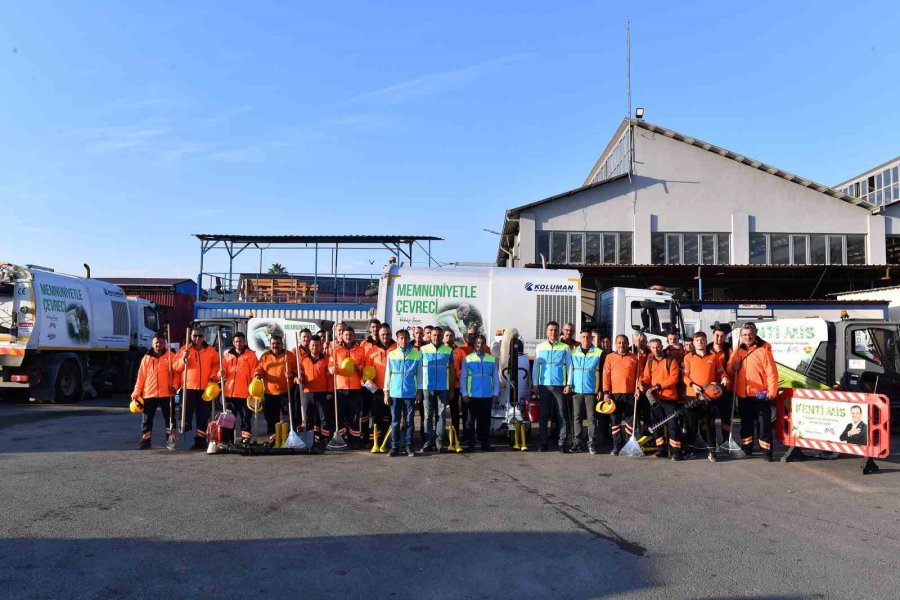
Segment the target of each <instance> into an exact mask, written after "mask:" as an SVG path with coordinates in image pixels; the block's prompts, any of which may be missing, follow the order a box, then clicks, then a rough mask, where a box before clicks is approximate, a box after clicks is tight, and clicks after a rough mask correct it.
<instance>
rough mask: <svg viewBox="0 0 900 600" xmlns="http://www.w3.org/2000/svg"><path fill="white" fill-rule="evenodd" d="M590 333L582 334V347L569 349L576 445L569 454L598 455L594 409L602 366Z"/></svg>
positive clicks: (600, 354) (600, 355)
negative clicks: (586, 426)
mask: <svg viewBox="0 0 900 600" xmlns="http://www.w3.org/2000/svg"><path fill="white" fill-rule="evenodd" d="M592 342H593V340H592V339H591V332H590V331H582V332H581V344H580V345H578V346H575V347H574V348H573V349H572V371H571V375H570V377H569V384H570V385H571V386H572V401H573V403H572V406H573V411H572V413H573V414H574V421H575V423H574V425H575V426H574V435H575V443H574V444H573V445H572V452H584V451H585V450H588V451H589V452H590V453H591V454H597V445H598V444H599V440H600V436H599V435H598V426H597V423H598V421H597V419H598V414H599V413H597V410H596V408H595V407H596V405H597V400H599V398H600V396H601V394H600V383H601V379H602V377H601V373H602V370H601V369H602V367H601V365H602V364H603V361H602V358H603V350H601V349H600V348H597V347H596V346H594V345H593V343H592ZM585 418H586V419H587V421H588V430H587V435H585V431H584V427H583V425H582V421H583V420H584V419H585Z"/></svg>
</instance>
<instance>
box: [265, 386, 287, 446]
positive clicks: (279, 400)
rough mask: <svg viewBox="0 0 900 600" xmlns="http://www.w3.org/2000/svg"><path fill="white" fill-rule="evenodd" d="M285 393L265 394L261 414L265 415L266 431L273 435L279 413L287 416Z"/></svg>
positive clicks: (279, 416) (279, 417)
mask: <svg viewBox="0 0 900 600" xmlns="http://www.w3.org/2000/svg"><path fill="white" fill-rule="evenodd" d="M287 399H288V395H287V394H266V399H265V401H264V402H263V414H264V415H265V416H266V433H267V434H268V435H269V436H273V435H275V423H278V422H279V421H280V420H281V415H282V414H284V416H285V417H287V412H288V410H287Z"/></svg>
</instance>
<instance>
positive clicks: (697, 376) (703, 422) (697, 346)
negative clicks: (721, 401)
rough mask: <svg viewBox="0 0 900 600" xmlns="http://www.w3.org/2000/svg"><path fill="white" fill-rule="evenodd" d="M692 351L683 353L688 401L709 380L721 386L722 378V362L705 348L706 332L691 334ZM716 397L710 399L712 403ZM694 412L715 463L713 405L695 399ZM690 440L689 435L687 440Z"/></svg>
mask: <svg viewBox="0 0 900 600" xmlns="http://www.w3.org/2000/svg"><path fill="white" fill-rule="evenodd" d="M693 340H694V343H693V348H694V349H693V351H692V352H690V353H687V354H685V355H684V367H683V377H684V384H685V396H686V397H687V401H688V402H690V401H691V400H692V399H694V398H696V397H697V396H698V395H700V396H701V397H703V396H704V395H705V394H706V391H705V390H706V388H707V386H708V385H709V384H710V383H716V384H718V385H720V386H721V385H722V382H723V379H724V378H725V363H724V362H723V360H722V356H721V355H720V354H715V353H713V352H708V351H707V345H706V334H705V333H703V332H702V331H698V332H697V333H695V334H694V338H693ZM715 401H716V400H710V402H715ZM690 410H691V412H693V413H694V422H695V423H697V424H698V425H699V429H700V432H701V435H702V436H703V440H704V441H705V442H706V457H707V459H709V460H710V461H711V462H718V461H719V459H718V457H717V456H716V446H717V444H716V425H715V421H714V412H713V407H712V406H711V405H710V404H708V403H707V402H704V401H701V402H698V403H697V404H695V405H694V406H693V408H691V409H690ZM686 441H687V442H688V443H690V442H692V441H693V440H692V439H691V438H688V439H687V440H686Z"/></svg>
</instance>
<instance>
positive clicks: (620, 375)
mask: <svg viewBox="0 0 900 600" xmlns="http://www.w3.org/2000/svg"><path fill="white" fill-rule="evenodd" d="M638 363H639V360H638V357H637V356H635V355H634V353H632V352H627V353H625V354H619V353H618V352H613V353H612V354H609V355H607V357H606V360H605V361H604V362H603V391H604V392H606V393H607V394H633V393H634V388H635V384H636V383H637V374H638Z"/></svg>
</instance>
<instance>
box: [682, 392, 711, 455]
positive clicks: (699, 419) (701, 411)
mask: <svg viewBox="0 0 900 600" xmlns="http://www.w3.org/2000/svg"><path fill="white" fill-rule="evenodd" d="M715 412H716V406H715V402H710V403H707V402H698V403H697V404H695V405H694V407H693V408H691V409H690V410H688V414H689V415H690V417H691V420H692V421H693V422H694V423H696V427H697V428H698V429H699V433H700V437H702V438H703V441H704V442H706V450H707V452H713V451H715V449H716V447H717V446H718V444H717V443H716V419H715ZM698 429H694V431H695V432H696V431H698ZM693 441H694V440H685V442H686V443H688V444H690V443H692V442H693Z"/></svg>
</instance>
